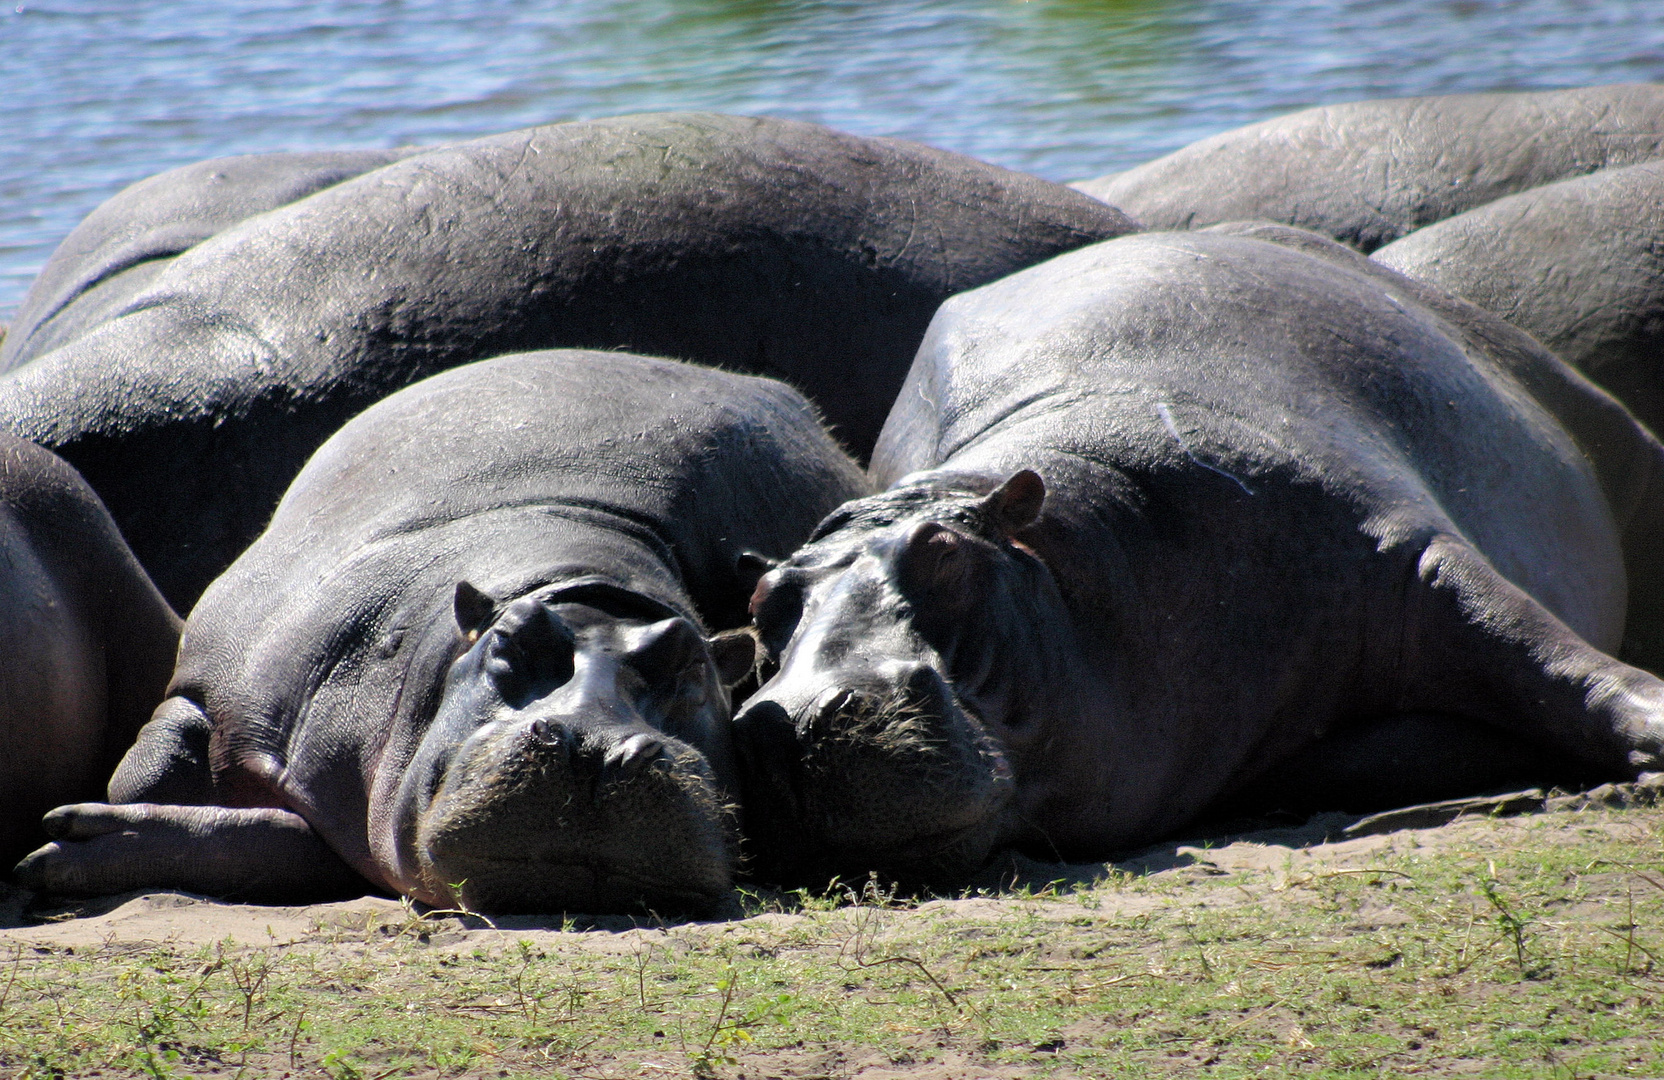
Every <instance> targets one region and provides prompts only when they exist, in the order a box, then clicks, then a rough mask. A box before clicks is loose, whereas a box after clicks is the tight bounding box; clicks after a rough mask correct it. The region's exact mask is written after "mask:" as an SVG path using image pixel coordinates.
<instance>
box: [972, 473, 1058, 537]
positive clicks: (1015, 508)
mask: <svg viewBox="0 0 1664 1080" xmlns="http://www.w3.org/2000/svg"><path fill="white" fill-rule="evenodd" d="M1045 501H1046V482H1045V481H1044V480H1042V479H1040V474H1039V473H1037V472H1035V471H1034V470H1033V469H1023V470H1021V471H1019V472H1015V473H1012V474H1011V478H1010V479H1009V480H1007V481H1006V482H1005V483H1003V484H1001V485H1000V486H999V487H997V488H995V489H994V491H993V493H992V494H990V495H989V496H988V497H987V498H986V499H983V500H982V512H983V513H985V514H987V515H988V519H989V520H990V521H992V522H993V523H994V525H995V527H996V528H998V529H999V531H1000V532H1001V533H1002V534H1004V535H1005V536H1006V537H1007V538H1009V537H1012V536H1015V535H1016V534H1017V533H1019V532H1021V531H1022V530H1023V529H1025V528H1027V527H1028V526H1030V525H1032V524H1034V520H1035V519H1036V518H1038V517H1039V516H1040V507H1041V505H1042V504H1043V503H1045Z"/></svg>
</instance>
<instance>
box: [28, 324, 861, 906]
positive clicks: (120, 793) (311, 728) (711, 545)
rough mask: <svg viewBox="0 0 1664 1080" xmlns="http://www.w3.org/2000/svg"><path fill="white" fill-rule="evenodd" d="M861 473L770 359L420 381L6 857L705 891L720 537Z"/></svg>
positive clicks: (580, 356)
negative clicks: (45, 824) (84, 775)
mask: <svg viewBox="0 0 1664 1080" xmlns="http://www.w3.org/2000/svg"><path fill="white" fill-rule="evenodd" d="M865 490H866V486H865V481H864V478H863V477H862V475H861V473H860V470H859V469H858V467H857V466H856V465H855V464H854V462H853V461H851V460H850V459H849V458H848V457H847V456H846V455H844V454H843V453H842V452H841V451H840V450H839V449H838V448H837V446H836V444H835V443H834V442H833V441H832V440H831V439H830V437H829V436H828V435H827V434H826V433H825V431H824V429H823V428H822V427H821V425H820V423H819V420H818V418H817V417H816V415H815V413H814V410H813V409H812V407H810V406H809V405H808V403H807V402H806V401H804V399H803V398H802V397H801V396H800V395H798V394H796V393H795V392H793V391H791V390H790V389H788V388H786V387H785V386H783V385H781V384H779V383H776V382H773V381H771V380H766V379H755V378H749V377H745V376H739V375H733V374H729V373H725V372H718V371H714V370H710V369H705V368H697V367H694V366H691V365H686V364H680V363H677V362H674V361H668V360H660V359H654V358H648V357H639V356H632V355H630V354H625V353H593V352H580V351H552V352H541V353H525V354H514V355H510V356H505V357H499V358H496V359H494V360H490V361H484V362H482V363H479V364H474V365H469V366H467V367H464V368H460V369H458V370H456V371H453V372H448V373H445V374H443V375H440V376H437V377H435V378H433V379H430V380H427V381H426V382H423V383H420V384H417V385H416V386H414V387H411V388H409V389H408V390H405V391H403V392H401V393H400V394H397V395H394V396H393V397H391V398H389V399H387V400H386V401H384V402H382V403H380V404H379V405H377V406H375V407H373V408H372V409H370V410H368V411H367V412H366V413H364V414H363V415H362V416H360V417H358V418H357V419H356V420H354V421H353V423H351V424H349V425H348V426H347V427H346V428H344V429H343V430H342V431H341V432H340V433H338V434H337V435H336V436H335V437H334V438H333V439H331V440H330V442H328V443H327V444H326V445H325V446H324V447H323V448H322V449H321V450H320V451H319V453H318V454H317V455H315V456H314V458H313V460H312V461H311V462H310V463H309V464H308V466H307V469H306V470H305V471H303V472H302V474H301V476H300V477H299V478H298V479H297V481H296V484H295V485H294V487H293V488H291V490H290V492H289V493H288V495H287V496H286V497H285V499H284V502H283V503H282V504H281V505H280V507H279V509H278V511H277V514H276V516H275V517H274V518H273V521H272V524H271V527H270V528H269V529H268V530H267V532H266V534H265V535H264V536H263V537H262V538H261V539H260V540H259V541H258V542H257V543H256V544H255V545H254V546H253V547H251V548H250V549H249V551H248V552H246V553H245V554H244V555H243V557H242V558H241V559H239V560H238V562H237V563H236V564H235V565H234V566H233V567H232V569H231V570H230V571H228V572H227V574H225V575H224V576H222V577H221V578H220V579H219V580H218V581H217V582H216V583H215V584H214V585H213V586H212V587H211V588H210V589H209V591H208V592H207V593H206V594H205V595H204V597H203V600H202V602H201V603H200V604H198V606H197V608H196V609H195V611H193V613H192V616H191V619H190V621H189V622H188V623H187V626H186V629H185V634H184V638H183V643H182V645H181V649H180V660H179V665H178V667H177V669H176V670H175V672H174V677H173V682H172V685H171V686H170V687H169V694H170V695H171V696H170V697H169V698H168V700H167V701H165V702H164V703H163V705H162V706H161V707H160V708H159V709H158V710H157V712H156V715H155V717H154V719H153V720H152V721H151V723H150V725H148V726H147V727H146V729H145V732H144V733H143V734H141V736H140V739H139V742H138V744H137V745H136V746H135V748H134V750H133V751H132V752H130V753H129V755H128V757H127V758H126V760H125V761H124V762H123V764H122V767H121V768H120V769H119V770H117V772H116V775H115V777H114V778H113V779H112V782H111V791H110V795H111V802H112V804H111V805H102V804H81V805H77V806H69V807H62V808H60V809H59V810H57V811H54V813H53V817H52V818H50V819H49V825H50V827H51V828H52V829H53V830H55V832H54V835H56V836H57V837H58V838H59V839H58V842H57V843H56V844H54V845H49V846H48V847H47V848H43V849H42V850H41V851H38V852H36V853H35V854H34V855H32V856H30V858H29V859H28V860H25V863H24V864H23V865H22V866H21V867H20V869H19V878H20V880H22V881H24V882H25V884H29V885H30V886H31V887H36V888H40V887H49V888H53V889H54V890H55V891H80V892H96V893H106V892H117V891H123V890H125V889H128V888H137V887H143V886H172V887H179V888H191V889H194V890H196V891H202V892H208V893H213V894H216V895H225V894H228V893H230V894H235V895H240V896H244V897H249V898H260V899H272V898H275V897H280V896H281V897H285V898H292V897H294V896H296V895H297V894H308V895H329V894H330V893H331V892H332V891H334V892H337V893H338V892H340V891H344V890H349V889H354V888H356V889H357V890H360V891H361V890H362V889H363V887H364V883H365V882H366V881H368V882H369V883H371V884H372V885H375V886H379V887H382V888H385V889H387V890H389V891H393V892H401V893H404V894H406V895H410V896H412V897H415V898H418V899H421V900H424V901H426V902H429V903H434V904H458V903H461V904H466V905H468V906H469V907H471V908H474V909H476V910H481V911H486V912H499V913H503V912H517V911H536V912H553V911H578V910H583V911H633V910H638V909H639V908H640V907H641V906H642V905H647V906H649V907H653V908H654V909H655V910H661V911H698V910H702V909H704V908H706V907H708V906H709V905H710V904H711V903H714V902H715V901H716V900H717V899H718V898H719V897H720V896H723V895H726V893H727V890H728V886H729V877H730V875H731V873H732V871H733V864H734V858H735V837H734V828H735V825H736V821H735V819H734V816H733V810H732V803H733V802H734V798H733V789H734V788H735V786H736V784H735V781H734V778H733V772H734V768H733V764H732V760H731V752H730V749H729V725H728V695H727V690H726V689H725V685H724V684H725V683H728V682H732V681H733V680H735V679H737V678H738V677H740V676H741V675H743V674H744V673H746V672H748V671H749V669H750V667H751V662H752V658H753V655H754V644H753V640H752V638H751V636H750V634H749V633H748V632H746V631H745V630H743V629H742V627H743V623H744V621H745V606H744V605H745V597H746V596H747V594H748V592H749V588H750V584H751V583H750V581H749V580H747V579H743V578H742V577H741V576H740V569H739V566H740V563H741V562H742V561H743V560H742V558H741V557H742V556H747V557H752V556H750V555H748V553H754V557H757V558H780V557H783V556H784V555H786V554H787V553H789V552H790V551H791V550H792V548H794V547H795V546H796V545H797V544H798V543H800V542H801V541H802V539H803V538H804V537H805V536H806V535H807V534H808V533H809V531H810V530H811V529H812V528H813V525H814V523H815V522H816V521H817V520H819V519H820V518H821V517H823V516H824V515H825V514H826V513H827V512H828V511H830V510H831V509H832V508H833V507H835V506H836V505H838V504H839V503H840V502H842V501H844V500H846V499H847V498H850V497H852V496H856V495H859V494H861V493H863V492H864V491H865ZM713 631H727V632H718V633H713ZM183 850H189V851H191V852H193V853H195V855H194V856H193V858H192V859H190V860H181V859H179V858H178V857H177V856H178V854H179V852H181V851H183ZM180 875H183V880H182V879H181V877H180Z"/></svg>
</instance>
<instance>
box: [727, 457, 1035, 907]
mask: <svg viewBox="0 0 1664 1080" xmlns="http://www.w3.org/2000/svg"><path fill="white" fill-rule="evenodd" d="M967 487H968V488H971V490H969V491H967V490H964V488H967ZM990 487H993V488H994V490H993V491H992V493H989V488H990ZM1045 492H1046V489H1045V485H1044V484H1043V483H1042V481H1041V479H1040V477H1039V476H1038V475H1036V474H1035V473H1033V472H1030V471H1028V470H1024V471H1022V472H1019V473H1017V474H1016V475H1015V476H1012V477H1011V478H1010V479H1008V480H1006V481H1005V482H1004V483H1003V484H1001V483H998V482H997V481H993V480H988V479H985V478H977V477H953V476H943V475H942V474H926V477H925V478H923V479H921V480H918V481H914V482H904V483H903V484H902V485H901V486H899V487H897V488H895V489H892V490H891V491H888V492H885V493H884V494H882V495H877V496H873V497H871V498H867V499H860V500H856V501H855V502H851V503H847V504H845V505H844V506H843V507H842V508H840V509H839V510H838V511H836V512H834V513H833V514H832V515H831V516H830V517H829V518H827V519H826V521H824V522H822V523H821V525H820V527H819V528H818V529H817V530H816V532H815V534H814V536H812V537H811V538H810V541H809V543H808V544H807V545H805V546H804V547H803V548H802V549H801V550H800V551H798V552H797V554H795V555H794V556H792V558H791V559H790V560H789V561H787V562H785V563H783V564H781V565H778V566H776V567H775V568H773V569H772V570H769V571H768V572H767V573H766V574H765V575H764V576H762V578H761V579H760V580H759V581H758V584H757V588H756V591H755V592H754V593H753V596H752V602H751V605H752V607H751V610H752V615H753V618H754V620H755V622H756V627H757V631H758V635H759V637H760V639H761V642H762V644H763V646H764V648H765V649H766V651H767V653H768V655H769V658H770V659H771V660H773V661H775V662H777V663H778V665H779V669H778V671H777V672H776V673H775V674H774V675H773V677H772V678H770V679H769V681H768V682H767V683H765V684H764V685H763V686H762V687H761V688H760V689H759V690H758V691H757V693H756V694H755V695H754V696H753V697H751V699H750V700H749V701H747V702H746V704H745V706H744V708H743V709H742V710H741V712H740V714H739V715H738V716H737V717H736V718H735V735H736V742H737V749H738V752H739V754H740V757H741V761H742V770H741V771H742V775H743V777H744V783H745V792H744V798H745V805H746V820H747V837H748V842H749V843H750V844H751V845H752V846H753V849H754V852H755V857H756V859H757V863H758V868H759V870H760V871H761V872H762V873H763V874H765V875H766V876H769V877H771V878H774V879H776V880H781V881H786V882H792V883H803V884H819V883H824V882H825V881H826V880H827V879H828V877H830V876H832V875H838V874H842V875H850V874H857V875H864V874H865V873H866V872H868V871H877V872H880V873H882V874H884V875H886V876H888V877H890V878H892V879H894V880H897V881H900V882H903V883H912V884H926V883H945V882H948V881H951V880H953V879H955V878H959V877H962V876H963V875H965V874H967V873H969V872H970V871H973V870H975V869H976V868H977V867H978V866H980V865H981V864H982V863H983V862H984V861H985V860H986V859H987V857H988V855H989V853H990V852H991V850H992V849H993V847H994V846H995V845H996V844H999V843H1001V842H1002V841H1004V840H1005V839H1008V838H1009V833H1010V825H1011V822H1010V821H1009V818H1010V815H1011V813H1012V811H1013V794H1014V789H1015V786H1016V783H1015V776H1014V772H1015V763H1016V758H1015V757H1014V752H1020V751H1021V749H1022V748H1023V747H1024V746H1026V745H1028V744H1030V743H1031V742H1032V741H1033V735H1032V732H1033V731H1034V729H1035V727H1036V724H1037V720H1038V718H1039V717H1038V714H1039V711H1040V710H1041V709H1042V708H1043V701H1044V698H1045V688H1044V686H1043V685H1037V684H1036V683H1037V680H1038V681H1043V680H1044V679H1045V675H1044V672H1043V671H1042V670H1041V668H1042V667H1043V666H1044V665H1043V664H1042V663H1041V662H1042V661H1043V660H1044V659H1045V655H1046V654H1047V653H1048V652H1049V649H1050V647H1049V645H1048V644H1047V642H1046V641H1045V640H1039V641H1036V640H1035V638H1036V637H1037V636H1038V637H1039V638H1042V639H1044V638H1046V636H1047V633H1048V624H1050V623H1054V622H1056V621H1058V613H1059V612H1060V611H1061V610H1062V608H1061V600H1060V599H1059V597H1058V594H1057V589H1056V586H1055V584H1054V583H1053V581H1052V579H1051V575H1050V573H1049V572H1048V571H1047V569H1046V567H1045V566H1044V565H1043V564H1042V562H1041V561H1040V559H1039V558H1038V557H1036V555H1035V554H1034V553H1033V552H1032V551H1031V550H1029V549H1028V548H1026V547H1025V546H1024V545H1023V544H1022V543H1021V542H1020V541H1018V540H1017V539H1016V536H1017V534H1018V533H1020V532H1021V531H1022V530H1023V529H1024V528H1025V527H1027V526H1029V525H1030V524H1031V523H1032V522H1034V520H1035V519H1036V517H1037V516H1038V515H1039V512H1040V507H1041V503H1042V501H1043V500H1044V498H1045ZM1062 621H1063V622H1064V624H1065V627H1066V624H1067V620H1066V619H1064V620H1062Z"/></svg>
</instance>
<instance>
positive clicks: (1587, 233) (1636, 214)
mask: <svg viewBox="0 0 1664 1080" xmlns="http://www.w3.org/2000/svg"><path fill="white" fill-rule="evenodd" d="M1372 257H1373V258H1374V259H1375V260H1376V261H1377V262H1379V263H1381V264H1382V265H1384V266H1390V267H1392V268H1393V269H1394V270H1398V271H1400V272H1401V273H1404V274H1408V275H1409V276H1411V277H1414V278H1419V279H1421V280H1423V281H1426V282H1428V283H1429V284H1432V285H1436V286H1438V287H1439V288H1441V289H1443V290H1445V291H1446V292H1451V293H1455V294H1456V295H1457V296H1460V297H1462V298H1463V299H1465V300H1471V301H1473V302H1474V303H1475V304H1478V305H1479V306H1480V307H1482V308H1485V309H1487V310H1489V311H1493V312H1495V313H1496V314H1498V315H1501V316H1502V317H1503V318H1505V319H1507V320H1508V321H1509V322H1511V323H1513V324H1514V325H1515V326H1518V327H1519V328H1520V329H1522V330H1525V331H1527V332H1528V333H1530V334H1531V335H1532V336H1534V337H1535V338H1536V339H1537V340H1538V341H1541V342H1542V343H1543V344H1544V345H1547V346H1548V347H1549V348H1550V349H1551V350H1553V351H1554V353H1555V354H1556V355H1558V356H1559V357H1560V359H1562V360H1564V361H1566V362H1567V363H1569V364H1571V365H1572V366H1574V367H1576V368H1577V369H1578V370H1579V371H1581V372H1583V373H1584V374H1585V375H1587V376H1589V378H1591V379H1593V380H1594V381H1595V382H1597V383H1599V384H1600V385H1601V386H1603V387H1605V388H1606V389H1607V390H1608V391H1610V392H1611V393H1612V394H1613V395H1615V396H1616V397H1617V398H1618V400H1620V401H1622V402H1623V403H1624V405H1625V406H1627V407H1628V408H1629V410H1630V412H1632V413H1634V414H1635V416H1636V417H1637V418H1638V419H1640V420H1641V421H1642V422H1643V423H1645V424H1646V425H1647V426H1648V427H1650V428H1651V429H1652V430H1653V431H1654V432H1655V433H1656V432H1660V431H1664V161H1651V162H1642V163H1641V164H1638V165H1628V166H1625V167H1623V168H1613V169H1602V170H1600V171H1599V172H1594V173H1590V174H1589V175H1587V176H1579V177H1574V178H1572V179H1569V180H1561V181H1559V182H1558V183H1554V184H1545V185H1543V186H1542V187H1536V188H1532V189H1530V190H1529V191H1522V192H1520V193H1519V194H1518V195H1510V196H1508V197H1507V198H1504V199H1498V200H1496V201H1495V202H1491V203H1486V204H1485V205H1484V206H1480V207H1476V208H1475V209H1472V210H1469V211H1468V212H1467V213H1465V214H1458V215H1457V216H1455V217H1452V218H1447V219H1445V220H1444V221H1441V222H1439V223H1437V224H1435V225H1429V226H1428V227H1427V228H1425V229H1418V230H1416V231H1415V232H1413V233H1410V234H1409V235H1408V236H1406V237H1404V238H1402V239H1400V240H1395V241H1394V242H1393V243H1391V244H1388V245H1386V246H1385V247H1383V248H1381V249H1380V250H1378V251H1376V252H1375V254H1374V255H1373V256H1372Z"/></svg>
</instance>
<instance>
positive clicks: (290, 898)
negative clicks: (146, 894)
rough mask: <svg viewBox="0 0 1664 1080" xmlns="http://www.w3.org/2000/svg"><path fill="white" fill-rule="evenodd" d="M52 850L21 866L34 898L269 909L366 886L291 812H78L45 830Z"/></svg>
mask: <svg viewBox="0 0 1664 1080" xmlns="http://www.w3.org/2000/svg"><path fill="white" fill-rule="evenodd" d="M42 824H43V826H44V827H45V829H46V832H47V835H48V836H51V837H53V838H54V839H53V842H52V843H50V844H47V845H46V846H45V847H42V848H40V849H38V850H36V851H34V852H32V853H31V854H29V855H28V856H27V857H25V858H24V860H23V861H22V862H20V863H18V864H17V868H16V870H15V871H14V874H15V876H16V879H17V881H18V883H19V884H20V885H22V886H24V887H25V888H28V889H33V890H35V891H36V892H48V893H58V894H63V895H69V896H108V895H111V894H114V893H122V892H130V891H132V890H135V889H147V888H158V889H181V890H184V891H187V892H197V893H205V894H208V895H210V896H225V897H234V898H237V899H242V900H254V901H262V902H270V903H279V902H291V903H292V902H298V901H302V900H315V899H325V898H338V897H343V896H350V895H361V894H362V893H363V892H364V891H365V890H366V888H367V887H368V883H367V882H366V881H365V880H364V879H363V878H361V877H360V876H359V875H358V874H357V873H355V872H354V871H353V870H352V868H351V867H350V866H348V865H347V864H346V863H345V862H344V861H342V859H341V858H340V856H338V855H336V854H335V853H334V852H333V851H332V850H330V849H329V847H328V846H327V845H325V844H324V842H323V841H322V840H321V839H319V838H318V835H317V834H316V833H314V832H313V831H312V829H311V827H310V826H308V825H307V824H306V822H305V820H304V819H302V818H301V817H299V816H298V815H296V814H292V813H290V812H289V811H287V810H277V809H270V808H259V809H232V808H228V807H222V806H168V805H162V804H157V803H128V804H119V805H111V804H107V803H75V804H73V805H70V806H60V807H58V808H57V809H56V810H53V811H51V812H50V813H48V814H47V815H46V817H45V818H44V819H43V821H42Z"/></svg>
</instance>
